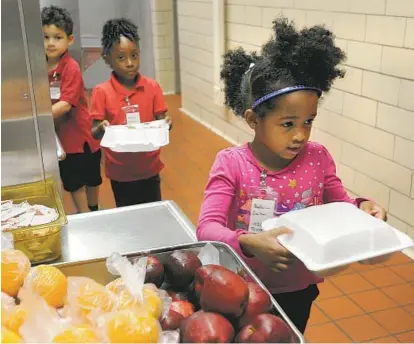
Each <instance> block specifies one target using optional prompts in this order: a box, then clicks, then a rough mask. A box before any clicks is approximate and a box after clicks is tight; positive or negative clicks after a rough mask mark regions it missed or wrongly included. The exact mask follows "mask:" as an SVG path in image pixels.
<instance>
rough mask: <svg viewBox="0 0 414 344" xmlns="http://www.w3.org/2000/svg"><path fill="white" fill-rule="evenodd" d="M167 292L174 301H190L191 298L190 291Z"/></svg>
mask: <svg viewBox="0 0 414 344" xmlns="http://www.w3.org/2000/svg"><path fill="white" fill-rule="evenodd" d="M167 293H168V295H169V296H170V297H171V299H172V300H173V301H188V299H189V292H187V291H173V290H167Z"/></svg>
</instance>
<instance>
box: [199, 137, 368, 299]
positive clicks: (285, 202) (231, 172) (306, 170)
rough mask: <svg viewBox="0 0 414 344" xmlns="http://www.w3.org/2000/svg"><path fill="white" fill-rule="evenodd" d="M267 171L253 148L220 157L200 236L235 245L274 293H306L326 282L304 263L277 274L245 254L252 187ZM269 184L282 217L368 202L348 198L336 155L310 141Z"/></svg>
mask: <svg viewBox="0 0 414 344" xmlns="http://www.w3.org/2000/svg"><path fill="white" fill-rule="evenodd" d="M262 171H263V168H262V167H261V166H260V164H259V163H258V161H257V160H256V158H255V157H254V156H253V153H252V151H251V150H250V148H249V145H248V144H245V145H243V146H240V147H231V148H228V149H225V150H223V151H221V152H219V153H218V155H217V157H216V160H215V162H214V164H213V167H212V169H211V172H210V176H209V180H208V183H207V187H206V190H205V193H204V201H203V204H202V207H201V214H200V219H199V223H198V227H197V238H198V239H199V240H213V241H220V242H224V243H226V244H228V245H230V246H231V247H233V249H235V250H236V252H237V253H238V254H239V255H240V256H241V257H242V258H243V259H244V260H245V262H246V263H247V264H248V265H249V266H250V267H251V269H252V270H253V271H254V272H255V273H256V275H257V276H258V277H259V278H260V279H261V281H262V282H263V283H264V284H265V285H266V287H267V288H268V289H269V291H270V292H271V293H273V294H277V293H284V292H292V291H296V290H302V289H305V288H307V287H308V286H309V285H311V284H315V283H319V282H322V281H323V279H321V278H318V277H316V276H315V275H314V274H313V273H312V272H310V271H309V270H308V269H307V268H306V267H305V266H304V265H303V263H302V262H300V261H299V260H296V261H295V263H294V264H293V265H292V266H291V267H290V268H289V270H287V271H284V272H278V273H274V272H272V271H270V270H269V269H268V268H267V267H266V266H265V265H264V264H262V263H261V261H259V260H258V259H257V258H254V257H253V258H250V257H247V256H245V255H244V254H243V252H242V250H241V247H240V244H239V240H238V237H239V236H240V235H241V234H245V233H248V230H247V229H248V224H249V214H250V206H251V201H250V200H249V196H248V190H249V187H250V186H257V187H258V186H260V175H261V172H262ZM266 183H267V186H270V187H271V188H273V190H275V191H277V193H278V202H277V210H276V214H277V216H279V215H281V214H283V213H286V212H288V211H291V210H297V209H301V208H305V207H310V206H313V205H319V204H323V203H330V202H349V203H352V204H355V206H359V204H360V203H361V201H363V200H365V199H352V198H350V197H349V196H348V194H347V192H346V190H345V188H344V186H343V185H342V182H341V180H340V179H339V178H338V177H337V175H336V167H335V163H334V160H333V158H332V156H331V155H330V154H329V152H328V151H327V149H326V148H325V147H324V146H322V145H321V144H319V143H315V142H308V143H307V144H306V145H305V147H304V149H303V150H302V151H301V153H300V154H299V155H298V156H297V157H296V158H295V159H294V160H293V161H292V162H291V163H290V164H289V165H288V166H287V167H286V168H284V169H282V170H280V171H277V172H272V171H268V172H267V178H266ZM333 230H334V229H333Z"/></svg>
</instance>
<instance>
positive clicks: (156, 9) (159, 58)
mask: <svg viewBox="0 0 414 344" xmlns="http://www.w3.org/2000/svg"><path fill="white" fill-rule="evenodd" d="M172 6H173V5H172V0H152V18H153V36H154V47H155V78H156V80H157V81H158V83H159V84H160V86H161V88H162V89H163V91H164V92H165V93H172V92H174V91H175V73H176V71H175V64H174V37H173V12H172Z"/></svg>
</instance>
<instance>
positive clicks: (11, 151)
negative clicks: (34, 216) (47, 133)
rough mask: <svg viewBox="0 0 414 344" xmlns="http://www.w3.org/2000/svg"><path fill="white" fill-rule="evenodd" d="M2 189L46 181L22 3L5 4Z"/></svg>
mask: <svg viewBox="0 0 414 344" xmlns="http://www.w3.org/2000/svg"><path fill="white" fill-rule="evenodd" d="M2 9H3V11H2V14H1V28H2V30H1V31H2V32H1V41H2V46H1V50H2V59H1V73H2V84H1V93H2V102H1V119H2V126H1V132H2V135H1V144H2V159H1V165H2V171H3V173H2V176H1V182H2V186H6V185H14V184H20V183H23V182H33V181H37V180H40V179H43V178H44V174H43V165H42V162H41V154H40V150H39V147H38V138H37V133H36V129H35V118H34V117H33V109H32V102H31V96H30V93H31V91H30V85H29V71H28V69H27V67H26V56H25V41H24V38H23V33H22V27H21V24H20V19H21V18H20V10H19V2H18V1H16V0H5V1H2Z"/></svg>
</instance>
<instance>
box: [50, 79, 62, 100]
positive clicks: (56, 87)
mask: <svg viewBox="0 0 414 344" xmlns="http://www.w3.org/2000/svg"><path fill="white" fill-rule="evenodd" d="M61 84H62V83H61V81H60V80H54V81H52V82H51V83H50V85H49V90H50V99H51V100H52V101H55V102H56V101H58V100H59V99H60V86H61Z"/></svg>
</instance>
